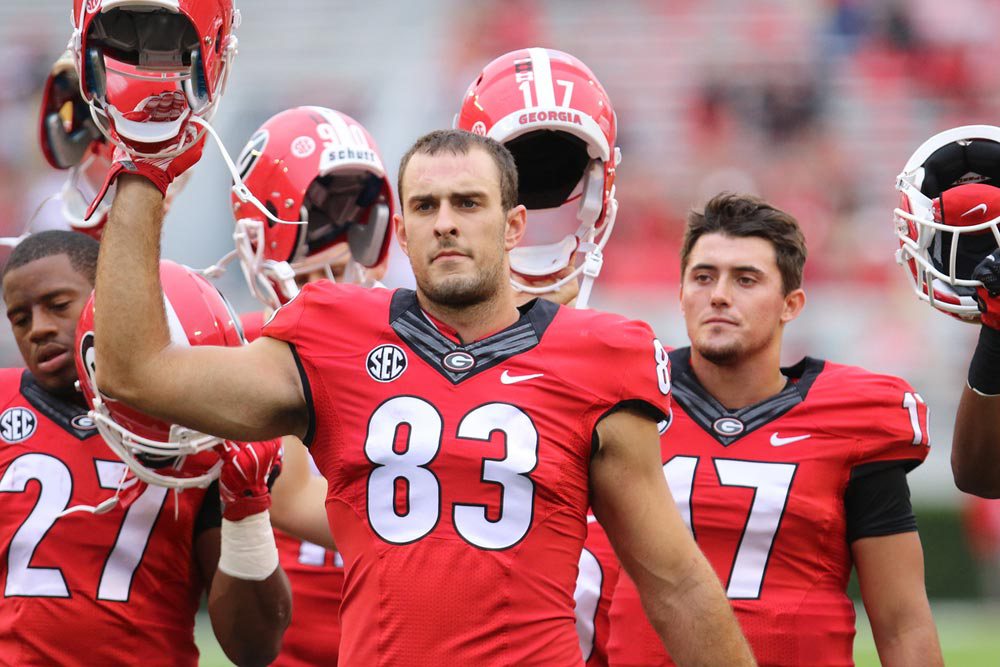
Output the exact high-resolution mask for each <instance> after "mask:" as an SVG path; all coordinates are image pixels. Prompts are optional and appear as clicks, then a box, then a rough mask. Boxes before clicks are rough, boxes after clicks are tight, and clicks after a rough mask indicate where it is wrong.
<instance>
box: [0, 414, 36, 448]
mask: <svg viewBox="0 0 1000 667" xmlns="http://www.w3.org/2000/svg"><path fill="white" fill-rule="evenodd" d="M37 426H38V418H37V417H36V416H35V413H34V412H32V411H31V410H29V409H28V408H21V407H17V408H7V409H6V410H4V411H3V414H2V415H0V438H3V441H4V442H9V443H12V444H13V443H15V442H23V441H25V440H27V439H28V438H30V437H31V436H32V434H34V432H35V428H36V427H37Z"/></svg>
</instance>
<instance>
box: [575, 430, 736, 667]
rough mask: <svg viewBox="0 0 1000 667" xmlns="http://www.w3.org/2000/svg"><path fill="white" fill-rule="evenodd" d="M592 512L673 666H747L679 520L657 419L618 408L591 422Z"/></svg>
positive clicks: (710, 576)
mask: <svg viewBox="0 0 1000 667" xmlns="http://www.w3.org/2000/svg"><path fill="white" fill-rule="evenodd" d="M597 432H598V435H599V438H600V447H599V449H598V452H597V453H596V454H595V456H594V459H593V462H592V463H591V466H590V479H591V496H592V502H593V506H594V514H595V515H596V516H597V519H598V521H600V522H601V525H602V526H603V527H604V529H605V531H606V532H607V533H608V537H609V538H610V539H611V543H612V545H613V546H614V548H615V552H616V553H617V554H618V558H619V559H620V560H621V562H622V565H623V566H624V567H625V570H626V572H627V573H628V575H629V576H630V577H631V578H632V580H633V581H634V582H635V585H636V588H637V589H638V590H639V595H640V597H641V599H642V605H643V608H644V609H645V610H646V615H647V616H648V617H649V620H650V622H651V623H652V625H653V628H655V630H656V632H657V634H659V636H660V639H661V640H662V641H663V644H664V646H665V647H666V648H667V650H668V651H669V653H670V655H671V657H672V658H673V659H674V662H676V663H677V664H678V665H706V666H707V665H753V664H755V662H754V659H753V656H752V654H751V652H750V647H749V646H748V645H747V643H746V640H744V639H743V635H742V633H741V632H740V628H739V625H737V623H736V618H735V617H734V616H733V613H732V610H731V609H730V607H729V602H728V600H726V596H725V594H724V593H723V591H722V586H721V584H720V583H719V580H718V577H716V575H715V572H714V571H713V570H712V567H711V566H710V565H709V564H708V561H707V560H705V557H704V556H703V555H702V553H701V551H700V550H699V549H698V546H697V545H696V544H695V541H694V538H693V537H692V536H691V533H690V532H689V531H688V529H687V527H686V526H685V525H684V521H683V520H682V519H681V516H680V513H679V512H678V511H677V507H676V506H675V505H674V501H673V499H672V498H671V496H670V491H669V489H668V488H667V483H666V480H665V479H664V476H663V470H662V468H661V466H660V447H659V437H658V434H657V431H656V424H655V423H654V422H653V421H652V420H651V419H649V418H648V417H646V416H643V415H640V414H638V413H634V412H631V411H628V410H620V411H618V412H615V413H613V414H612V415H610V416H608V417H606V418H605V419H604V420H602V421H601V422H600V423H599V424H598V427H597Z"/></svg>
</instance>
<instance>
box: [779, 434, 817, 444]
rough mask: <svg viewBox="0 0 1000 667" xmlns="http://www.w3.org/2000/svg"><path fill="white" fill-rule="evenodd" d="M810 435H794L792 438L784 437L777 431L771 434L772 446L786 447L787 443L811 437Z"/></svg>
mask: <svg viewBox="0 0 1000 667" xmlns="http://www.w3.org/2000/svg"><path fill="white" fill-rule="evenodd" d="M810 437H812V436H810V435H793V436H792V437H790V438H782V437H780V436H779V435H778V434H777V433H772V434H771V446H772V447H784V446H785V445H790V444H792V443H793V442H798V441H799V440H805V439H806V438H810Z"/></svg>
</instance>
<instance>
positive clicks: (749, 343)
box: [691, 335, 773, 366]
mask: <svg viewBox="0 0 1000 667" xmlns="http://www.w3.org/2000/svg"><path fill="white" fill-rule="evenodd" d="M706 338H707V336H706ZM772 340H773V336H771V335H765V336H763V337H762V338H757V339H749V340H747V339H745V338H737V339H735V340H725V341H711V342H709V341H706V340H700V341H693V342H692V343H691V347H692V348H693V349H695V350H696V351H697V352H698V354H699V355H701V357H702V358H703V359H705V361H708V362H709V363H712V364H715V365H716V366H733V365H736V364H738V363H741V362H742V361H744V360H745V359H748V358H750V357H752V356H754V355H756V354H757V353H758V352H760V351H761V350H764V349H766V348H767V347H768V346H770V344H771V341H772Z"/></svg>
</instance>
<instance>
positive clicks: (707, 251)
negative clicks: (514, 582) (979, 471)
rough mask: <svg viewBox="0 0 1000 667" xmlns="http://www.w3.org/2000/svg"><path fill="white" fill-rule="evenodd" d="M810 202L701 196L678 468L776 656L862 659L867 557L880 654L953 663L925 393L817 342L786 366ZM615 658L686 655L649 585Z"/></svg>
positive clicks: (742, 600)
mask: <svg viewBox="0 0 1000 667" xmlns="http://www.w3.org/2000/svg"><path fill="white" fill-rule="evenodd" d="M805 258H806V247H805V240H804V238H803V236H802V233H801V231H800V229H799V226H798V223H797V222H796V221H795V219H794V218H793V217H792V216H790V215H788V214H787V213H785V212H783V211H780V210H778V209H776V208H774V207H772V206H770V205H769V204H767V203H766V202H764V201H762V200H760V199H757V198H755V197H752V196H748V195H735V194H728V193H723V194H720V195H718V196H716V197H714V198H713V199H712V200H710V201H709V202H708V203H707V204H706V205H705V208H704V210H703V211H700V212H692V213H691V214H690V215H689V217H688V225H687V230H686V233H685V237H684V243H683V246H682V249H681V290H680V303H681V309H682V311H683V314H684V320H685V323H686V325H687V331H688V337H689V338H690V340H691V346H690V347H687V348H682V349H677V350H674V351H672V352H670V362H671V367H672V379H673V391H672V395H673V397H674V404H673V415H672V419H671V420H670V421H669V423H665V424H664V425H663V428H665V429H666V431H665V433H664V436H663V438H662V443H661V447H662V463H663V474H664V475H665V477H666V478H667V480H668V483H669V485H670V489H671V491H672V492H673V495H674V499H675V501H676V502H677V505H678V507H680V510H681V514H682V516H683V517H684V519H685V522H686V523H687V525H688V526H689V528H690V529H691V531H692V532H693V534H694V536H695V538H696V540H697V541H698V544H699V546H701V548H702V550H703V551H704V553H705V555H706V556H707V557H708V559H709V561H710V562H711V564H712V565H713V567H714V568H715V572H716V574H717V575H718V576H719V579H720V580H721V581H722V584H723V586H724V587H725V589H726V593H727V594H728V597H729V599H730V601H731V603H732V606H733V609H734V610H735V612H736V616H737V618H738V619H739V621H740V623H741V625H742V627H743V631H744V633H745V634H746V637H747V639H748V640H749V642H750V645H751V647H752V648H753V650H754V653H755V655H756V658H757V660H758V661H759V663H760V664H762V665H788V666H791V665H850V664H853V663H852V660H853V658H852V655H853V651H852V645H853V639H854V632H855V627H854V621H855V615H854V605H853V603H852V602H851V599H850V598H849V597H848V596H847V583H848V579H849V578H850V573H851V568H852V566H853V567H854V568H855V569H856V570H857V574H858V579H859V581H860V584H861V596H862V599H863V600H864V604H865V609H866V611H867V612H868V617H869V619H870V621H871V625H872V631H873V634H874V638H875V643H876V647H877V648H878V652H879V657H880V658H881V660H882V664H886V665H914V664H920V665H940V664H942V662H941V651H940V647H939V646H938V640H937V632H936V630H935V627H934V623H933V619H932V618H931V613H930V607H929V605H928V602H927V595H926V592H925V589H924V567H923V553H922V551H921V547H920V539H919V537H918V535H917V532H916V521H915V519H914V516H913V512H912V510H911V507H910V498H909V489H908V487H907V483H906V473H907V472H908V471H909V470H912V469H913V468H914V467H916V466H917V465H919V464H920V463H921V462H922V461H923V460H924V458H925V457H926V456H927V450H928V437H927V406H926V405H925V404H924V402H923V400H922V399H921V398H920V395H919V394H917V393H916V392H915V391H914V390H913V388H911V387H910V386H909V385H908V384H907V383H906V382H905V381H903V380H901V379H899V378H896V377H891V376H886V375H877V374H874V373H870V372H868V371H864V370H862V369H860V368H855V367H851V366H843V365H839V364H835V363H832V362H829V361H824V360H822V359H814V358H811V357H806V358H805V359H803V360H802V361H800V362H799V363H797V364H795V365H794V366H790V367H787V368H783V367H781V366H780V362H779V359H780V353H781V342H782V335H783V332H784V328H785V326H786V325H787V324H788V323H789V322H791V321H793V320H794V319H795V318H796V317H797V316H798V315H799V314H800V313H801V311H802V308H803V306H804V305H805V293H804V292H803V290H802V288H801V280H802V268H803V265H804V263H805ZM609 653H610V658H611V663H612V664H615V665H643V666H644V667H648V666H651V665H671V664H674V662H675V661H676V660H673V661H672V659H671V655H670V654H669V653H668V652H666V651H664V649H663V647H662V646H661V645H660V644H659V643H658V642H657V641H655V635H654V634H653V633H652V630H651V629H650V627H649V624H648V623H647V622H646V620H645V619H644V618H643V615H642V606H641V605H640V600H639V597H638V595H637V593H636V590H635V587H634V586H633V585H632V583H631V581H629V579H628V577H626V576H624V575H623V576H622V577H621V579H620V580H619V583H618V588H617V589H616V591H615V595H614V598H613V600H612V605H611V640H610V643H609Z"/></svg>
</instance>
